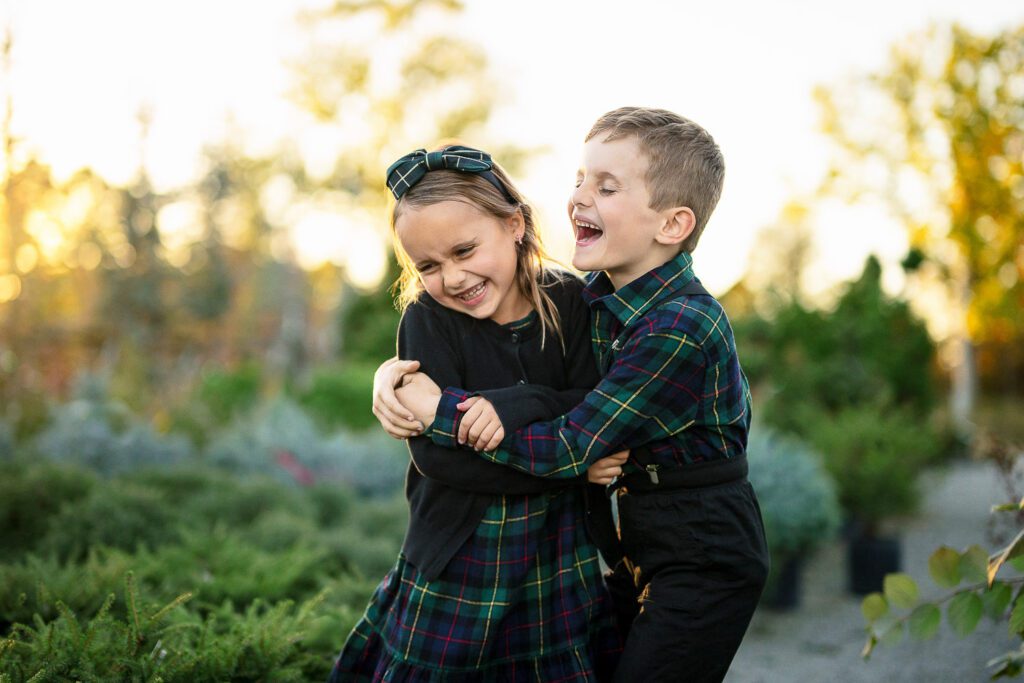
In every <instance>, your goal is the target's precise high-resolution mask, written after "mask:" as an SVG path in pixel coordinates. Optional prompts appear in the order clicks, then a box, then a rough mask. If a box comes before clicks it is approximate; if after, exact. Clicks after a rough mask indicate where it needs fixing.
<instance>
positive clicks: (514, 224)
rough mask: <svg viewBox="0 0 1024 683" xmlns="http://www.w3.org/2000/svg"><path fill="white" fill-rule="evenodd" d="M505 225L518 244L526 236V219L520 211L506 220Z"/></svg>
mask: <svg viewBox="0 0 1024 683" xmlns="http://www.w3.org/2000/svg"><path fill="white" fill-rule="evenodd" d="M505 225H506V227H508V229H509V230H510V231H511V232H512V238H513V239H514V240H515V241H517V242H518V241H519V240H521V239H523V235H524V234H526V219H524V218H523V212H522V211H520V210H518V209H517V210H516V212H515V213H514V214H512V215H511V216H509V217H508V218H506V219H505Z"/></svg>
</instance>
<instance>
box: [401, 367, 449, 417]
mask: <svg viewBox="0 0 1024 683" xmlns="http://www.w3.org/2000/svg"><path fill="white" fill-rule="evenodd" d="M395 395H396V396H397V397H398V400H399V402H400V405H401V406H402V407H403V408H404V409H405V410H407V411H408V412H410V413H412V415H413V419H415V420H418V421H419V422H420V424H422V425H424V427H429V426H430V425H431V424H433V422H434V414H435V413H436V412H437V403H438V401H439V400H440V399H441V388H440V387H439V386H437V384H436V383H435V382H434V380H432V379H430V377H428V376H427V375H425V374H423V373H422V372H417V373H414V374H412V375H409V376H407V377H406V381H405V383H404V384H403V385H402V386H401V387H399V388H398V389H396V390H395Z"/></svg>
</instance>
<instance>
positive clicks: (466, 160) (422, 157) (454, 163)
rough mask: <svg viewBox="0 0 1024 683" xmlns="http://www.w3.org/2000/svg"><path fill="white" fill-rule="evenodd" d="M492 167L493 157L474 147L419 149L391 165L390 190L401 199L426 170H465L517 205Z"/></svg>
mask: <svg viewBox="0 0 1024 683" xmlns="http://www.w3.org/2000/svg"><path fill="white" fill-rule="evenodd" d="M493 167H494V163H493V162H492V161H491V155H490V154H488V153H487V152H481V151H480V150H478V149H473V148H472V147H462V146H461V145H449V146H448V147H445V148H443V149H441V150H438V151H437V152H428V151H427V150H425V149H418V150H416V151H415V152H410V153H409V154H406V155H405V156H404V157H402V158H401V159H399V160H398V161H396V162H395V163H393V164H391V165H390V166H388V181H387V182H388V189H389V190H391V194H393V195H394V196H395V199H401V198H402V195H404V194H405V193H406V192H408V191H409V190H410V189H411V188H412V186H413V185H415V184H416V183H418V182H419V181H421V180H422V179H423V176H425V175H426V174H427V171H440V170H442V169H443V170H448V171H462V172H463V173H476V174H477V175H480V176H482V177H483V178H484V179H485V180H487V182H489V183H490V184H491V185H494V186H495V187H496V188H498V190H500V191H501V194H503V195H504V196H505V199H507V200H508V201H509V203H511V204H516V203H517V202H516V200H515V199H513V198H512V194H511V193H510V192H509V191H508V188H507V187H505V184H504V183H502V182H501V180H499V179H498V176H496V175H494V173H492V172H491V169H492V168H493Z"/></svg>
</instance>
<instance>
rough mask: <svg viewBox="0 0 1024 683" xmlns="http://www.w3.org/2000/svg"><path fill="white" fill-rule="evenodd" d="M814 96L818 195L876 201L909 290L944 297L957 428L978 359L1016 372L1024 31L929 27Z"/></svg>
mask: <svg viewBox="0 0 1024 683" xmlns="http://www.w3.org/2000/svg"><path fill="white" fill-rule="evenodd" d="M817 98H818V101H819V102H820V105H821V112H822V121H823V127H824V131H825V132H826V133H827V134H828V135H829V137H830V138H831V139H832V140H833V141H834V142H835V143H836V145H835V148H836V156H835V159H834V164H833V167H832V170H831V172H830V173H829V175H828V178H827V179H826V182H825V183H824V185H823V191H824V192H826V193H829V194H833V195H839V196H843V197H846V198H847V199H849V200H851V201H859V200H862V199H866V198H874V199H880V200H882V201H883V202H884V203H885V205H887V206H888V207H889V208H890V210H891V211H892V212H893V214H894V215H895V216H896V217H897V218H898V219H899V220H900V221H901V222H902V224H903V225H904V226H905V228H906V230H907V234H908V237H909V243H910V252H909V254H908V256H907V259H906V260H905V262H904V266H905V268H906V269H907V270H908V271H909V272H913V273H914V276H913V281H914V282H915V283H916V285H917V286H920V287H924V286H926V285H927V284H928V283H932V284H935V285H939V286H941V287H942V289H943V291H944V292H945V295H946V297H947V300H948V305H949V307H950V310H951V311H953V319H954V322H953V325H952V326H951V329H950V330H949V332H950V333H951V335H952V338H953V339H955V340H957V343H958V344H959V348H960V354H959V355H960V360H959V362H958V364H957V365H956V366H955V367H954V368H953V401H952V407H953V409H954V415H955V416H956V417H957V418H958V419H959V421H960V422H961V424H962V425H966V419H967V417H968V416H969V415H970V412H971V409H972V406H973V402H974V396H975V394H976V391H977V389H976V386H977V379H976V378H977V376H978V375H977V369H978V359H977V354H976V352H977V350H978V349H983V350H984V349H998V353H997V354H995V355H993V354H989V355H988V356H987V359H988V361H990V363H994V362H997V359H1001V360H998V362H999V363H1001V364H1002V366H1001V368H1000V369H999V370H998V371H997V370H996V369H995V367H993V366H992V365H989V366H988V370H989V371H990V372H989V375H990V376H996V375H1001V376H1002V377H1003V378H1007V377H1009V378H1013V377H1014V376H1015V375H1019V374H1020V373H1021V370H1022V368H1024V364H1022V363H1021V360H1022V358H1021V353H1020V351H1019V349H1020V348H1021V347H1022V344H1021V339H1022V338H1024V246H1022V244H1024V171H1022V158H1024V27H1021V28H1015V29H1011V30H1006V31H1004V32H1002V33H999V34H997V35H992V36H983V35H976V34H974V33H972V32H970V31H969V30H967V29H965V28H963V27H960V26H952V27H948V28H947V27H935V28H932V29H931V30H929V31H927V32H925V33H922V34H920V35H915V36H912V37H910V38H908V39H907V40H905V41H903V42H901V43H899V44H897V45H895V46H894V47H893V48H892V51H891V54H890V56H889V60H888V63H887V64H886V66H885V67H884V68H883V69H881V70H879V71H877V72H874V73H862V74H858V75H856V76H853V77H851V78H849V79H847V80H845V81H843V82H841V83H837V84H834V85H831V86H828V87H822V88H820V89H819V90H818V91H817ZM984 359H985V357H983V360H984ZM1011 381H1012V379H1011ZM1011 386H1012V385H1011Z"/></svg>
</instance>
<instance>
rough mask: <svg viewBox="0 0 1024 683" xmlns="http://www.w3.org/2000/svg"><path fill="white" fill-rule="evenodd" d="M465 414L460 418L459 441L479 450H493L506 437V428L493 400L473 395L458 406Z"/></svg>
mask: <svg viewBox="0 0 1024 683" xmlns="http://www.w3.org/2000/svg"><path fill="white" fill-rule="evenodd" d="M456 408H458V409H459V410H464V411H465V414H464V415H463V416H462V419H461V420H459V443H465V444H469V445H470V446H472V447H473V448H474V449H475V450H478V451H492V450H494V449H495V448H497V447H498V444H500V443H501V440H502V439H504V438H505V428H504V427H503V426H502V425H501V420H500V419H499V418H498V413H497V412H495V410H494V406H493V405H491V402H490V401H488V400H487V399H485V398H483V397H482V396H473V397H472V398H468V399H466V400H465V401H463V402H462V403H460V404H459V405H457V406H456Z"/></svg>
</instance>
